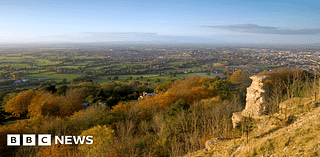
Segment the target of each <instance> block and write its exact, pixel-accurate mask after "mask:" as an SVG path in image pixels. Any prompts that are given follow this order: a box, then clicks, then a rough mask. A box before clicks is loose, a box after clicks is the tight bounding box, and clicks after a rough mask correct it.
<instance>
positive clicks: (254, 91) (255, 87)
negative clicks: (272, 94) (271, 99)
mask: <svg viewBox="0 0 320 157" xmlns="http://www.w3.org/2000/svg"><path fill="white" fill-rule="evenodd" d="M250 78H251V79H252V84H251V86H250V87H249V88H247V98H246V108H245V109H244V110H243V111H242V112H241V115H242V116H245V117H252V118H258V117H260V116H262V115H264V114H266V113H267V108H266V105H267V103H266V94H265V90H264V83H265V80H266V78H267V77H266V76H251V77H250Z"/></svg>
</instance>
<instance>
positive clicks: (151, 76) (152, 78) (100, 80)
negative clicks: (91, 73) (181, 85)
mask: <svg viewBox="0 0 320 157" xmlns="http://www.w3.org/2000/svg"><path fill="white" fill-rule="evenodd" d="M111 76H112V77H113V76H116V75H111ZM117 76H118V77H119V80H118V81H120V80H127V78H128V77H130V76H131V77H133V80H135V78H137V77H140V76H143V78H149V79H150V83H152V82H154V81H155V80H156V79H157V78H159V79H160V81H161V82H166V80H167V79H170V80H173V79H177V80H178V79H181V78H182V77H188V76H201V77H208V78H212V77H215V75H207V74H206V73H187V74H176V77H172V78H169V76H168V75H165V76H159V74H145V75H117ZM107 77H108V76H99V77H98V79H95V80H94V82H97V83H103V82H112V81H114V80H108V79H107ZM143 80H145V79H143ZM137 81H141V80H137Z"/></svg>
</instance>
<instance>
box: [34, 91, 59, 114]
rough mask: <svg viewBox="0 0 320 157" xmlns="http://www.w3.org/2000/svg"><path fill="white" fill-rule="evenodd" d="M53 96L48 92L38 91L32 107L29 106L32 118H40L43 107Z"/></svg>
mask: <svg viewBox="0 0 320 157" xmlns="http://www.w3.org/2000/svg"><path fill="white" fill-rule="evenodd" d="M51 97H53V95H52V94H51V93H50V92H47V91H38V92H36V93H35V95H34V96H33V98H32V100H31V102H30V105H29V106H28V111H29V113H30V117H31V118H34V117H39V116H41V115H43V114H42V112H41V108H42V107H43V105H44V104H45V103H46V102H47V101H48V100H49V99H50V98H51Z"/></svg>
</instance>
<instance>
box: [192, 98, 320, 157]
mask: <svg viewBox="0 0 320 157" xmlns="http://www.w3.org/2000/svg"><path fill="white" fill-rule="evenodd" d="M288 102H289V101H288ZM301 103H303V104H305V103H304V101H301ZM296 105H299V104H296ZM293 113H294V114H295V115H294V116H295V117H297V118H295V119H294V120H293V122H292V123H286V121H288V120H286V119H285V118H284V115H283V114H278V113H277V114H274V115H271V116H269V117H264V118H263V119H261V120H260V121H258V123H260V126H263V127H260V129H259V128H258V127H256V128H255V129H254V130H253V131H251V133H250V134H249V142H248V143H246V138H245V137H238V138H236V139H234V140H225V141H223V142H221V143H219V144H218V145H215V148H214V149H212V150H209V151H208V152H206V151H205V150H199V151H196V152H193V153H190V154H188V155H186V156H218V155H219V156H239V157H247V156H306V157H309V156H310V157H311V156H319V155H320V143H319V137H320V121H319V119H320V107H317V108H312V109H311V110H310V111H306V110H305V111H304V112H302V113H299V112H293ZM275 121H278V123H275Z"/></svg>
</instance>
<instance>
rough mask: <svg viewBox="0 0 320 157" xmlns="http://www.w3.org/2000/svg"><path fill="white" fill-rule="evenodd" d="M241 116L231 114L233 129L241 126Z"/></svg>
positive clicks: (239, 113)
mask: <svg viewBox="0 0 320 157" xmlns="http://www.w3.org/2000/svg"><path fill="white" fill-rule="evenodd" d="M242 118H243V116H242V115H241V112H235V113H232V126H233V128H236V127H239V126H240V125H241V122H242Z"/></svg>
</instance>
